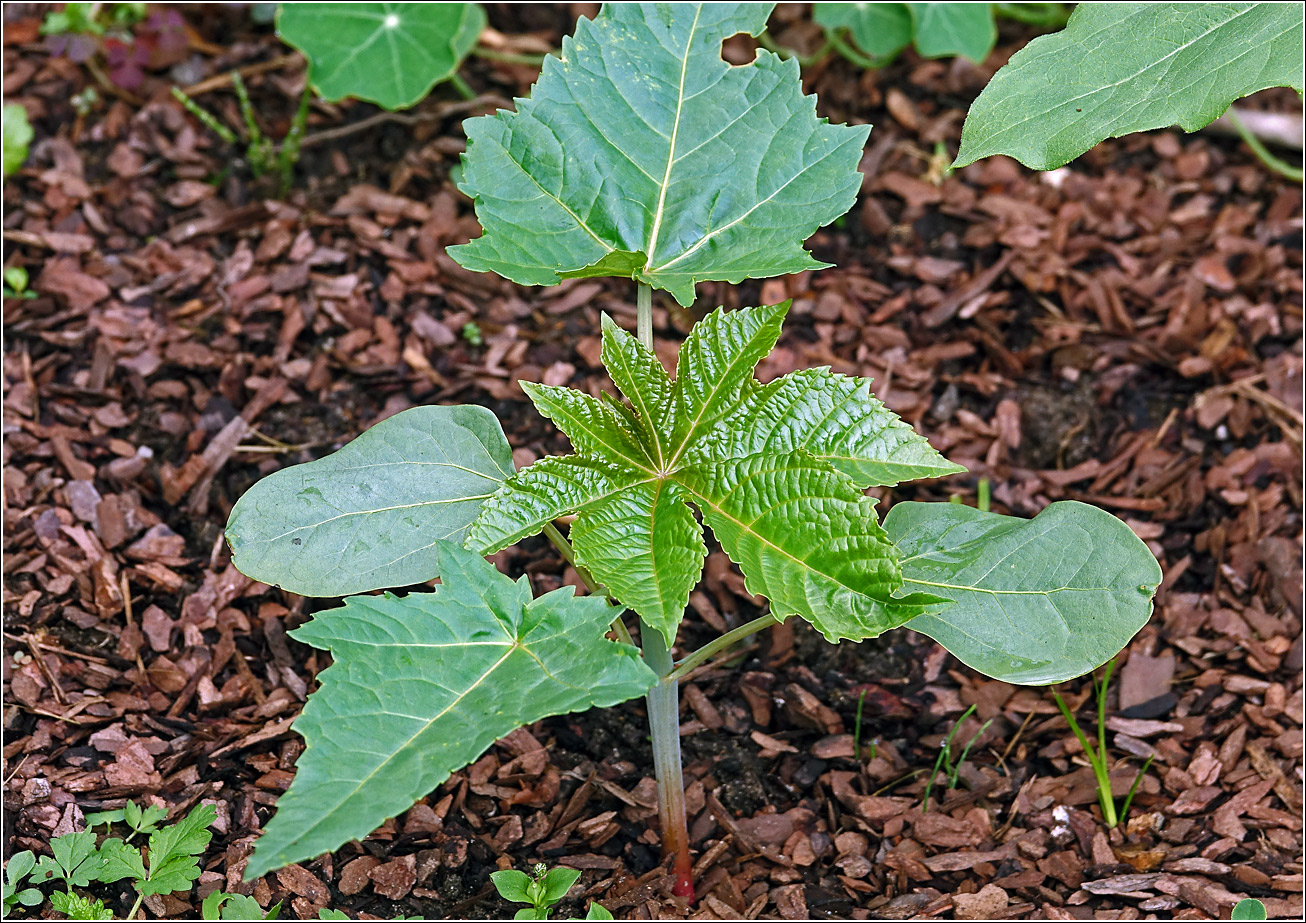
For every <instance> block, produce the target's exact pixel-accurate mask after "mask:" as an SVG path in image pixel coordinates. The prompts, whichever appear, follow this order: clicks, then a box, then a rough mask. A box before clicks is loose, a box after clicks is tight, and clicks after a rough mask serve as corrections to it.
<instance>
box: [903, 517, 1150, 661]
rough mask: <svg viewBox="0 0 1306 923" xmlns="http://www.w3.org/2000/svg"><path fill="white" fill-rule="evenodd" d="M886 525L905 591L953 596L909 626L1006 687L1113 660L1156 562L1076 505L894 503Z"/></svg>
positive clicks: (1122, 531)
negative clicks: (1012, 512)
mask: <svg viewBox="0 0 1306 923" xmlns="http://www.w3.org/2000/svg"><path fill="white" fill-rule="evenodd" d="M884 528H885V530H886V531H887V532H888V533H889V537H890V538H891V539H893V541H894V542H895V543H896V544H897V546H898V550H899V552H900V553H901V554H902V572H903V592H908V591H924V592H929V593H935V594H938V595H939V596H943V597H946V598H947V599H950V600H952V601H953V602H952V604H951V605H947V606H944V607H938V608H937V609H932V610H931V611H929V612H926V613H925V614H923V615H920V616H917V617H916V618H915V619H913V620H912V621H911V622H909V623H908V626H907V627H909V628H911V629H912V630H914V631H919V632H922V633H924V634H927V635H929V636H930V637H931V638H933V639H934V640H936V641H938V642H939V643H940V644H942V645H943V646H944V647H945V648H947V649H948V650H949V651H951V652H952V653H953V654H954V655H955V656H956V657H957V658H958V659H959V660H961V661H962V662H963V663H965V664H967V665H968V666H970V667H973V668H975V669H976V670H979V671H980V672H981V673H985V674H987V675H989V676H992V677H995V678H997V679H1000V680H1003V681H1004V682H1008V683H1021V684H1024V685H1042V684H1045V683H1059V682H1063V681H1065V680H1067V679H1072V678H1073V677H1076V676H1081V675H1083V674H1084V673H1088V672H1090V671H1091V670H1093V669H1095V668H1096V667H1098V666H1101V665H1102V664H1103V663H1105V662H1106V661H1107V660H1109V659H1110V658H1112V657H1114V656H1115V655H1116V653H1117V652H1119V651H1120V649H1121V648H1123V647H1124V646H1125V645H1126V644H1128V643H1129V639H1130V638H1132V637H1133V636H1134V635H1135V634H1136V633H1137V632H1138V630H1139V629H1140V628H1142V627H1143V625H1144V624H1145V623H1146V622H1147V619H1148V617H1149V616H1150V615H1151V612H1152V596H1153V595H1154V594H1155V593H1156V588H1157V586H1158V585H1159V584H1160V583H1161V567H1160V565H1159V564H1157V562H1156V559H1155V558H1154V557H1152V553H1151V552H1150V551H1148V549H1147V546H1146V545H1145V544H1143V542H1142V540H1141V539H1140V538H1139V537H1138V536H1137V535H1135V534H1134V532H1133V530H1132V529H1130V528H1129V526H1127V525H1125V524H1124V523H1123V522H1121V521H1120V520H1119V519H1117V518H1116V517H1114V516H1112V515H1111V514H1110V513H1106V512H1103V511H1102V510H1099V509H1098V508H1096V507H1093V506H1088V505H1086V504H1083V503H1077V502H1074V501H1064V502H1061V503H1053V504H1052V505H1051V506H1049V507H1048V508H1047V509H1045V510H1043V512H1041V513H1039V514H1038V515H1037V516H1035V517H1034V518H1033V519H1030V520H1025V519H1016V518H1014V517H1012V516H1002V515H999V514H997V513H985V512H980V511H979V510H977V509H974V508H972V507H968V506H962V505H961V504H959V503H899V504H897V505H896V506H895V507H894V508H893V509H891V510H890V511H889V515H888V516H886V517H885V520H884Z"/></svg>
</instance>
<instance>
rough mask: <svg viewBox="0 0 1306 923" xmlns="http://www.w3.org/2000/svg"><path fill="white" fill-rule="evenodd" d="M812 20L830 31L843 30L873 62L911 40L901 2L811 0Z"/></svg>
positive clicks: (886, 57) (908, 16)
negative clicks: (828, 0) (822, 0)
mask: <svg viewBox="0 0 1306 923" xmlns="http://www.w3.org/2000/svg"><path fill="white" fill-rule="evenodd" d="M812 19H813V20H814V21H815V22H816V24H817V25H818V26H820V27H821V28H823V29H825V31H826V32H829V33H831V34H834V33H837V32H839V31H840V30H842V29H847V30H848V34H849V35H851V36H852V40H853V43H854V44H855V45H856V46H857V47H858V48H859V49H861V50H862V51H864V52H866V54H868V55H870V56H871V57H872V58H874V59H876V60H877V61H881V60H882V61H886V62H887V61H888V60H889V59H890V58H892V57H893V56H894V55H896V54H897V53H898V52H900V51H902V50H903V49H904V48H906V47H907V46H908V45H910V44H911V40H912V34H913V22H912V16H911V11H910V10H908V9H907V4H905V3H814V4H812Z"/></svg>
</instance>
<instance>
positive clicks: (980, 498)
mask: <svg viewBox="0 0 1306 923" xmlns="http://www.w3.org/2000/svg"><path fill="white" fill-rule="evenodd" d="M990 490H991V488H990V485H989V479H988V478H980V479H979V491H978V493H977V495H976V497H975V508H976V509H977V510H979V511H980V512H981V513H987V512H988V511H989V501H990V499H991V497H990Z"/></svg>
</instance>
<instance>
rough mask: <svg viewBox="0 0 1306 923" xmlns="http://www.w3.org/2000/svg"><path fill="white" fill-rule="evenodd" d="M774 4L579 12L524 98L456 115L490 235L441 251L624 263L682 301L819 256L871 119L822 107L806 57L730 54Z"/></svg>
mask: <svg viewBox="0 0 1306 923" xmlns="http://www.w3.org/2000/svg"><path fill="white" fill-rule="evenodd" d="M771 7H772V4H763V3H755V4H739V3H677V4H651V3H650V4H635V3H614V4H607V5H605V6H604V7H603V8H602V10H600V12H599V14H598V16H597V17H596V18H595V19H594V20H593V21H591V20H587V19H581V20H580V21H579V22H577V24H576V32H575V35H574V36H572V37H569V38H564V39H563V43H562V54H561V57H550V58H548V59H547V60H546V61H545V62H544V68H543V70H542V72H541V74H540V79H539V81H538V82H537V83H536V84H535V86H534V88H533V91H532V94H531V98H530V99H522V100H518V101H517V111H516V112H499V113H497V114H495V115H493V116H486V117H483V118H477V119H471V120H470V121H467V122H465V123H463V127H464V130H465V131H466V133H467V139H468V149H467V154H466V155H465V156H464V158H463V164H464V173H463V181H462V183H461V184H460V186H459V188H460V189H462V190H463V191H464V192H465V193H467V194H468V195H469V196H471V197H472V199H473V200H474V201H475V203H476V214H477V217H478V218H479V219H480V221H481V226H482V228H483V229H484V234H483V236H482V237H479V238H477V239H476V240H473V241H472V242H471V243H468V244H466V245H463V246H457V247H450V248H449V254H450V255H451V256H453V257H454V259H456V260H457V261H458V262H459V263H461V264H462V265H463V266H466V267H467V268H468V269H473V270H477V271H480V272H497V273H498V274H499V275H502V276H506V277H507V278H509V279H512V280H513V281H515V282H520V283H523V284H526V285H556V284H557V283H558V282H559V281H560V280H561V279H564V278H573V277H585V276H624V277H627V278H632V279H636V280H638V281H640V282H645V283H647V284H649V285H652V286H654V287H656V288H661V289H666V290H667V291H669V292H671V293H672V295H674V296H675V298H676V300H677V301H679V302H680V303H681V304H684V305H688V304H690V303H692V302H693V300H694V286H695V284H696V283H697V282H700V281H703V280H708V279H720V280H728V281H731V282H739V281H742V280H743V279H750V278H765V277H768V276H775V275H782V274H784V273H793V272H800V271H802V270H804V269H815V268H819V267H821V266H824V265H826V264H824V263H820V262H817V261H816V260H814V259H812V257H811V255H810V254H809V253H808V252H807V251H806V250H804V249H803V247H802V241H804V240H805V239H807V238H808V237H810V236H811V235H812V233H813V232H814V231H815V230H816V229H817V228H819V227H820V226H821V225H823V224H828V223H829V222H831V221H833V220H834V219H835V218H837V217H838V216H839V215H842V214H843V213H844V212H845V211H847V210H848V209H849V208H850V207H851V206H852V204H853V201H854V200H855V198H856V195H857V190H858V189H859V188H860V186H861V174H859V173H858V172H857V164H858V161H859V160H860V158H861V150H862V146H863V144H865V141H866V136H867V133H868V132H869V131H870V128H869V126H865V125H862V126H841V125H831V124H829V123H828V122H827V121H826V120H825V119H818V118H817V116H816V108H815V97H811V96H804V95H803V91H802V83H801V81H800V79H799V73H798V63H797V62H796V61H792V60H791V61H782V60H781V59H780V58H779V57H777V56H776V55H773V54H771V53H770V52H767V51H759V52H758V53H757V58H756V59H755V60H754V61H753V62H752V63H750V64H746V65H743V66H739V67H732V66H731V65H729V64H727V63H726V62H725V61H724V60H723V59H722V57H721V44H722V42H723V41H724V40H725V39H727V38H729V37H730V36H732V35H734V34H736V33H739V32H746V33H749V34H751V35H757V34H759V33H760V32H761V31H762V29H763V28H765V25H766V19H767V16H768V15H769V13H770V11H771ZM723 165H728V168H725V167H724V166H723Z"/></svg>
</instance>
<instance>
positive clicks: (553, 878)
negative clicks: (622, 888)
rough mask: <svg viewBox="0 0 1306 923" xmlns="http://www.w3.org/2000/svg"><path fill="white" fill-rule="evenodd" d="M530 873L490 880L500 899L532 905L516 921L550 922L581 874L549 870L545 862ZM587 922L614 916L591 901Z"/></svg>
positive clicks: (508, 871)
mask: <svg viewBox="0 0 1306 923" xmlns="http://www.w3.org/2000/svg"><path fill="white" fill-rule="evenodd" d="M531 871H532V874H530V875H527V874H526V873H525V872H519V871H517V870H516V869H505V870H503V871H499V872H491V873H490V880H491V881H492V882H494V887H495V890H497V891H498V892H499V896H500V897H501V898H503V899H504V900H505V901H512V902H513V903H517V904H530V906H529V907H523V908H522V909H521V910H518V911H517V913H516V914H515V915H514V916H513V919H514V920H547V919H548V918H549V913H550V912H551V911H552V910H553V907H554V905H555V904H557V903H558V901H560V900H562V899H563V898H564V897H566V896H567V892H568V891H570V890H571V886H572V885H574V884H575V883H576V879H578V878H580V872H578V871H576V870H575V869H564V868H556V869H550V868H549V867H548V866H547V865H545V864H544V863H543V862H540V863H538V864H537V865H536V866H535V868H534V869H532V870H531ZM585 919H587V920H611V919H612V914H610V913H609V912H608V909H607V908H606V907H604V906H603V905H602V904H600V903H599V902H598V901H592V902H591V903H590V908H589V912H588V913H587V914H586V915H585Z"/></svg>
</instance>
